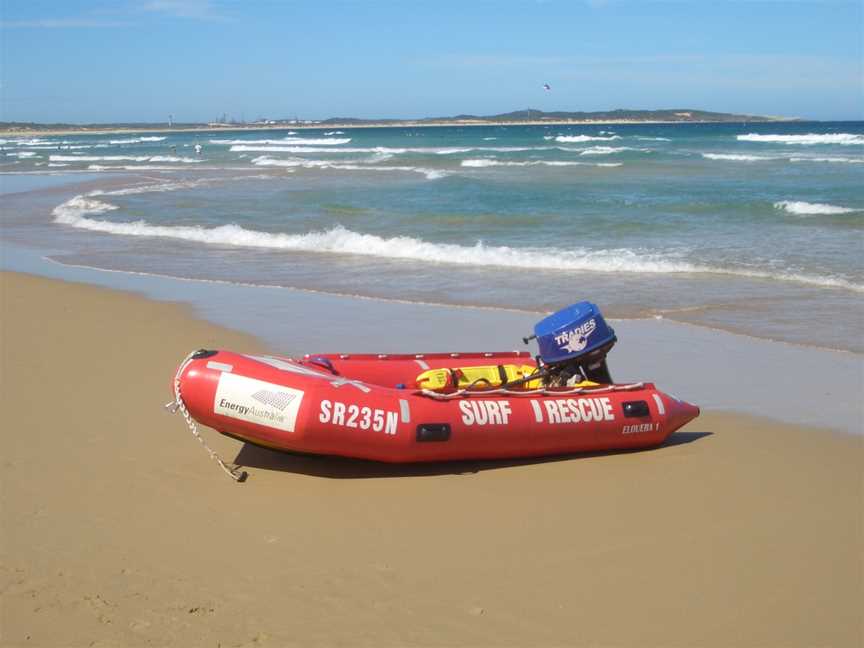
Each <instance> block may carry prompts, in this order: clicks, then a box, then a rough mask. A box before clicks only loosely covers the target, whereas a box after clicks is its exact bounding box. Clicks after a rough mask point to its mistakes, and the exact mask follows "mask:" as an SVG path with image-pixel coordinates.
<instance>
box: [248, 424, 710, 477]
mask: <svg viewBox="0 0 864 648" xmlns="http://www.w3.org/2000/svg"><path fill="white" fill-rule="evenodd" d="M712 434H713V432H676V433H675V434H673V435H672V436H670V437H669V438H668V439H667V440H666V442H665V443H663V444H662V445H660V446H658V447H656V448H647V449H646V448H637V449H633V450H607V451H603V452H580V453H574V454H566V455H555V456H551V457H532V458H524V459H488V460H464V461H440V462H431V463H414V464H388V463H380V462H377V461H367V460H364V459H350V458H347V457H336V456H323V455H305V454H298V453H292V452H284V451H280V450H270V449H268V448H263V447H261V446H256V445H252V444H250V443H245V444H244V445H243V447H242V448H241V449H240V452H239V453H237V457H236V458H235V459H234V463H235V464H236V465H238V466H242V467H243V468H261V469H263V470H275V471H281V472H290V473H296V474H301V475H310V476H314V477H328V478H330V479H372V478H382V477H429V476H435V475H472V474H475V473H478V472H481V471H484V470H498V469H500V468H511V467H514V466H529V465H533V464H543V463H553V462H559V461H573V460H578V459H590V458H592V457H605V456H609V455H623V454H637V453H655V452H663V451H665V450H668V449H669V448H672V447H675V446H680V445H684V444H689V443H693V442H694V441H699V440H700V439H703V438H705V437H708V436H711V435H712Z"/></svg>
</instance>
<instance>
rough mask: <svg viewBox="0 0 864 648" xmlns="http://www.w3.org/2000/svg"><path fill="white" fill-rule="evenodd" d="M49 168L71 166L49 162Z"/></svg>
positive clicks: (64, 163)
mask: <svg viewBox="0 0 864 648" xmlns="http://www.w3.org/2000/svg"><path fill="white" fill-rule="evenodd" d="M48 166H49V167H67V166H69V165H68V164H67V163H66V162H49V163H48Z"/></svg>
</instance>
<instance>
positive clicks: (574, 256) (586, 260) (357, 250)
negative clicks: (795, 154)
mask: <svg viewBox="0 0 864 648" xmlns="http://www.w3.org/2000/svg"><path fill="white" fill-rule="evenodd" d="M112 209H115V207H114V206H113V205H110V204H108V203H104V202H100V201H97V200H93V199H92V198H87V197H85V196H76V197H74V198H72V199H71V200H69V201H67V202H65V203H63V204H62V205H59V206H58V207H56V208H55V209H54V212H53V214H54V220H55V222H57V223H61V224H64V225H69V226H72V227H77V228H81V229H86V230H91V231H98V232H105V233H110V234H116V235H122V236H148V237H163V238H171V239H179V240H185V241H193V242H197V243H202V244H205V245H231V246H238V247H249V248H263V249H275V250H289V251H302V252H316V253H320V254H327V253H331V254H353V255H359V256H367V257H378V258H386V259H403V260H412V261H422V262H434V263H442V264H455V265H464V266H482V267H488V266H501V267H511V268H512V267H523V268H525V267H530V268H537V269H549V270H572V271H587V272H609V273H657V274H675V273H713V274H727V275H736V276H744V277H754V278H761V279H774V280H778V279H779V280H784V281H795V282H799V283H805V284H812V285H819V286H828V287H841V288H846V289H849V290H854V291H856V292H864V286H861V285H858V284H854V283H851V282H849V281H846V280H845V279H842V278H836V277H825V276H812V275H806V274H799V273H794V272H782V271H781V272H764V271H758V270H755V271H751V270H741V269H728V268H714V267H710V266H702V265H698V264H693V263H690V262H687V261H682V260H680V259H675V258H670V257H669V256H664V255H663V254H662V253H655V252H648V251H644V250H632V249H628V248H612V249H602V250H590V249H586V248H574V249H558V248H548V247H540V248H534V247H525V248H514V247H510V246H495V245H486V244H484V243H483V242H482V241H478V242H476V243H475V244H473V245H462V244H455V243H433V242H429V241H424V240H422V239H418V238H414V237H409V236H394V237H382V236H377V235H375V234H363V233H360V232H355V231H352V230H349V229H346V228H344V227H341V226H338V227H334V228H332V229H329V230H323V231H313V232H307V233H302V234H287V233H271V232H260V231H257V230H250V229H246V228H244V227H241V226H239V225H235V224H230V225H221V226H218V227H212V228H206V227H200V226H187V225H170V226H169V225H152V224H150V223H148V222H146V221H143V220H139V221H135V222H131V223H117V222H112V221H106V220H100V219H95V218H92V217H93V216H96V215H98V214H101V213H105V212H106V211H110V210H112Z"/></svg>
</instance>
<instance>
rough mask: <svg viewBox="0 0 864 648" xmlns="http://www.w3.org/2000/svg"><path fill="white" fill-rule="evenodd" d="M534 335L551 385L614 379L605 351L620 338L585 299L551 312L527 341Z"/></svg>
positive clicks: (559, 385)
mask: <svg viewBox="0 0 864 648" xmlns="http://www.w3.org/2000/svg"><path fill="white" fill-rule="evenodd" d="M532 338H537V344H538V346H539V347H540V360H541V362H542V364H543V370H544V373H546V376H547V379H546V382H547V384H548V385H549V386H552V387H563V386H565V385H567V384H568V382H570V383H571V384H572V382H574V381H573V379H574V378H575V379H576V380H575V382H579V381H581V380H582V379H583V377H584V378H585V379H587V380H591V381H594V382H597V383H605V384H608V383H611V382H612V376H610V375H609V368H608V366H607V365H606V354H607V353H609V351H610V350H611V349H612V347H613V346H614V345H615V342H616V341H617V340H618V338H616V337H615V331H614V330H612V327H610V326H608V325H607V324H606V321H605V320H604V319H603V315H601V314H600V309H599V308H597V306H596V305H595V304H592V303H591V302H587V301H582V302H579V303H578V304H573V305H572V306H568V307H567V308H565V309H563V310H560V311H558V312H557V313H553V314H552V315H549V316H548V317H546V318H545V319H543V320H540V321H539V322H538V323H537V324H535V325H534V335H532V336H531V337H529V338H524V340H525V342H526V343H527V342H528V340H530V339H532Z"/></svg>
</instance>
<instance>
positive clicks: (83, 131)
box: [0, 117, 818, 137]
mask: <svg viewBox="0 0 864 648" xmlns="http://www.w3.org/2000/svg"><path fill="white" fill-rule="evenodd" d="M811 121H813V122H816V123H818V120H807V119H795V118H783V117H778V118H776V119H765V120H759V121H725V120H698V119H693V120H686V121H684V120H677V121H664V120H647V119H646V120H641V119H629V120H628V119H612V120H602V119H591V120H578V121H577V120H546V119H544V120H520V121H506V122H493V121H475V120H471V121H467V120H466V121H456V122H422V121H416V122H415V121H406V122H400V123H387V122H375V123H370V124H351V123H333V124H284V125H282V124H280V125H263V124H262V125H256V126H251V125H250V126H242V125H230V126H229V125H226V126H200V127H198V126H194V127H167V126H166V127H164V128H162V127H158V128H157V127H153V128H149V127H145V128H94V129H90V128H86V127H82V128H68V129H26V130H25V129H22V130H0V137H19V136H32V135H47V136H50V135H127V134H134V133H228V132H245V131H251V132H255V131H282V130H324V129H328V130H329V129H333V128H426V127H429V128H441V127H447V126H454V127H462V126H611V125H639V124H649V125H650V124H665V125H673V124H778V123H780V124H790V123H791V124H798V123H802V122H803V123H809V122H811Z"/></svg>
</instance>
